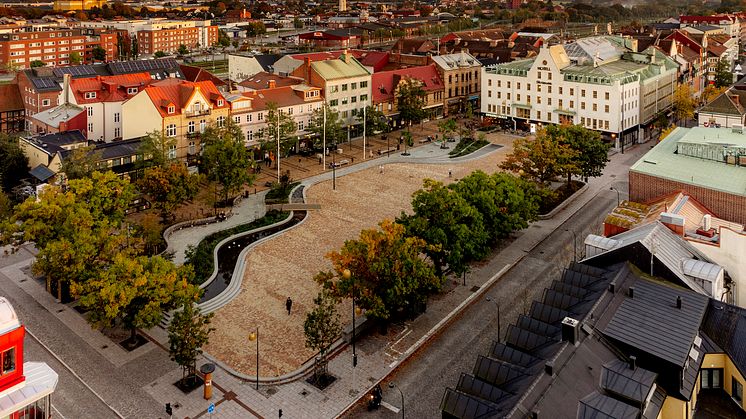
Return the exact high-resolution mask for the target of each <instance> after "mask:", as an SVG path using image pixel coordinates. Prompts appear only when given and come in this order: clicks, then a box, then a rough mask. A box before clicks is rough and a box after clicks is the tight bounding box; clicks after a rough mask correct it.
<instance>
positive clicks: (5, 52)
mask: <svg viewBox="0 0 746 419" xmlns="http://www.w3.org/2000/svg"><path fill="white" fill-rule="evenodd" d="M116 36H117V35H116V33H107V32H102V31H92V30H81V29H60V30H52V31H41V32H17V33H6V34H0V66H2V67H4V68H14V69H26V68H31V63H33V62H35V61H41V62H43V63H44V64H45V65H48V66H64V65H69V64H72V63H71V60H70V54H72V53H78V54H80V58H81V60H82V61H83V62H86V61H91V60H92V50H93V48H95V47H97V46H100V47H101V48H104V50H105V51H106V56H107V59H114V58H115V57H116V56H117V51H116V45H117V42H116Z"/></svg>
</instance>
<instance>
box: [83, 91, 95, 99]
mask: <svg viewBox="0 0 746 419" xmlns="http://www.w3.org/2000/svg"><path fill="white" fill-rule="evenodd" d="M85 98H86V99H96V92H85Z"/></svg>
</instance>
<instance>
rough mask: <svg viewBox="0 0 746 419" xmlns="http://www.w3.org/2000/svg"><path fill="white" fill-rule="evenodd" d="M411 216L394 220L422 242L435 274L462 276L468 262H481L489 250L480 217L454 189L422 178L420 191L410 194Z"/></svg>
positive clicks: (467, 266)
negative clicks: (425, 244)
mask: <svg viewBox="0 0 746 419" xmlns="http://www.w3.org/2000/svg"><path fill="white" fill-rule="evenodd" d="M412 212H413V213H412V214H411V215H410V214H405V213H403V212H402V214H401V216H400V217H399V218H398V219H397V220H396V222H397V223H399V224H401V225H403V226H404V227H406V231H407V235H409V236H412V237H419V238H421V239H423V240H424V241H425V242H426V243H428V244H429V245H430V246H428V247H427V248H426V249H425V254H427V255H428V257H430V259H431V260H432V261H433V266H434V267H435V273H436V275H438V276H443V275H444V274H445V273H446V272H448V271H450V272H453V273H454V274H456V275H461V274H463V273H464V272H466V271H467V270H468V268H469V262H472V261H475V260H481V259H482V258H483V257H484V256H485V255H486V254H487V252H488V251H489V246H488V242H489V235H488V233H487V231H486V230H485V226H484V222H483V220H482V214H480V213H479V211H478V210H477V209H476V208H475V207H474V206H472V205H471V204H470V203H469V202H468V201H467V200H466V199H464V198H463V197H462V196H461V195H460V194H459V193H458V191H457V190H455V189H452V188H448V187H446V186H444V185H443V183H441V182H437V181H434V180H432V179H425V181H424V184H423V188H422V189H420V190H418V191H416V192H415V193H414V194H413V195H412Z"/></svg>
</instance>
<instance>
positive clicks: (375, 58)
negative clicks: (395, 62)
mask: <svg viewBox="0 0 746 419" xmlns="http://www.w3.org/2000/svg"><path fill="white" fill-rule="evenodd" d="M355 58H358V59H360V64H362V65H364V66H366V67H373V70H374V71H380V70H381V69H382V68H383V67H384V66H385V65H386V64H388V63H389V53H388V52H383V51H368V52H367V53H366V54H364V55H362V56H361V57H355Z"/></svg>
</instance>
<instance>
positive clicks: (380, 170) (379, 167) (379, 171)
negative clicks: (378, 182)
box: [378, 165, 383, 174]
mask: <svg viewBox="0 0 746 419" xmlns="http://www.w3.org/2000/svg"><path fill="white" fill-rule="evenodd" d="M378 173H380V174H383V165H380V166H378Z"/></svg>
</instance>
